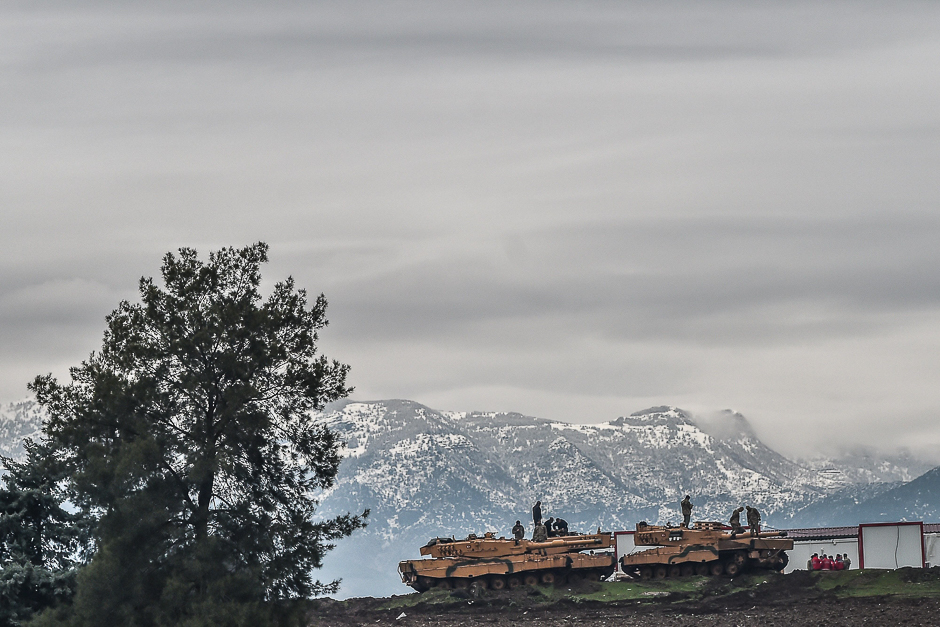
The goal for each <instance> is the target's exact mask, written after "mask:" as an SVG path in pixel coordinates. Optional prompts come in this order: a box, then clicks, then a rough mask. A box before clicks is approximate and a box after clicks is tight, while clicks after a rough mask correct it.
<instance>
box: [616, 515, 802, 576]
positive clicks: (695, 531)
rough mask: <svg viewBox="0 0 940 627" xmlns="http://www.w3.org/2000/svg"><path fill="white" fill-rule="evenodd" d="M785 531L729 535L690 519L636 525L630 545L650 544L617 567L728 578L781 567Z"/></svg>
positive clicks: (635, 572) (787, 546)
mask: <svg viewBox="0 0 940 627" xmlns="http://www.w3.org/2000/svg"><path fill="white" fill-rule="evenodd" d="M786 535H787V534H786V532H785V531H767V532H763V533H758V534H756V535H751V534H750V533H749V532H748V531H743V532H741V533H738V534H737V535H732V534H731V533H729V532H728V531H727V530H726V529H725V528H724V527H723V525H722V524H721V523H718V522H705V521H699V522H696V523H695V524H694V525H693V526H692V527H691V528H688V529H687V528H685V527H659V526H656V525H647V524H646V523H642V522H641V523H639V524H637V526H636V534H635V535H634V538H633V543H634V544H635V545H636V546H649V547H655V548H650V549H646V550H644V551H637V552H635V553H630V554H628V555H624V556H623V557H621V558H620V568H621V569H622V570H623V572H624V573H626V574H627V575H630V576H633V577H636V578H638V579H650V578H655V579H663V578H665V577H686V576H690V575H715V576H717V575H722V574H724V575H729V576H732V577H733V576H734V575H737V574H738V573H740V572H744V571H746V570H754V569H763V570H783V569H784V567H785V566H786V565H787V562H788V559H789V558H788V557H787V554H786V551H789V550H792V549H793V540H790V539H789V538H787V537H786Z"/></svg>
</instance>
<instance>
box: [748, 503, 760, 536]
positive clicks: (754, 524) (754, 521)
mask: <svg viewBox="0 0 940 627" xmlns="http://www.w3.org/2000/svg"><path fill="white" fill-rule="evenodd" d="M745 507H747V526H748V527H750V528H751V535H752V536H756V535H758V534H759V533H760V512H759V511H757V508H756V507H751V506H750V505H746V506H745Z"/></svg>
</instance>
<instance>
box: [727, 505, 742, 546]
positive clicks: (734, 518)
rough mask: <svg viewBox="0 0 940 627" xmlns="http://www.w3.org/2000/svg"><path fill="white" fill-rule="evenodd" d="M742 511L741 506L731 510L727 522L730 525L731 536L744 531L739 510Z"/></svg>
mask: <svg viewBox="0 0 940 627" xmlns="http://www.w3.org/2000/svg"><path fill="white" fill-rule="evenodd" d="M743 511H744V508H743V507H738V508H736V509H735V510H734V511H733V512H731V520H729V521H728V524H730V525H731V537H732V538H733V537H735V536H736V535H738V534H739V533H744V527H742V526H741V512H743Z"/></svg>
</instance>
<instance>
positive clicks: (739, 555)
mask: <svg viewBox="0 0 940 627" xmlns="http://www.w3.org/2000/svg"><path fill="white" fill-rule="evenodd" d="M733 559H734V563H735V564H737V565H738V568H739V569H741V568H744V563H745V562H747V555H745V554H744V552H743V551H738V552H736V553H735V554H734V558H733Z"/></svg>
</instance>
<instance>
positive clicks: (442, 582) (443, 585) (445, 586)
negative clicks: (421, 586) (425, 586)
mask: <svg viewBox="0 0 940 627" xmlns="http://www.w3.org/2000/svg"><path fill="white" fill-rule="evenodd" d="M434 587H435V588H437V589H438V590H450V589H451V588H453V586H452V585H450V580H448V579H438V580H437V584H436V585H435V586H434Z"/></svg>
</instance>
